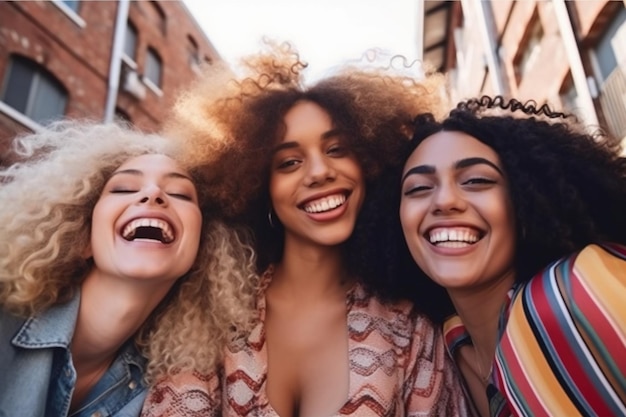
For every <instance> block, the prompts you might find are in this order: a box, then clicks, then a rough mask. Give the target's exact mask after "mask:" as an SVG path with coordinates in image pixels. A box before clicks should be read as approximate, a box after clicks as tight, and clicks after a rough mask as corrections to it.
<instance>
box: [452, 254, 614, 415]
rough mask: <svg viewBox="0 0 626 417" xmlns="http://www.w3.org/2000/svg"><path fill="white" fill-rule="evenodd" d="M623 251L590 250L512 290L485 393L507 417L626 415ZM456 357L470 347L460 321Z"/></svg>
mask: <svg viewBox="0 0 626 417" xmlns="http://www.w3.org/2000/svg"><path fill="white" fill-rule="evenodd" d="M625 299H626V247H624V246H618V245H614V244H604V245H589V246H587V247H586V248H584V249H583V250H582V251H580V252H578V253H575V254H573V255H570V256H569V257H566V258H564V259H561V260H559V261H557V262H554V263H553V264H552V265H550V266H549V267H548V268H546V269H544V270H543V271H542V272H541V273H539V274H537V275H536V276H535V277H533V279H532V280H531V281H530V282H529V283H528V284H526V285H523V286H518V288H513V289H512V290H511V291H509V293H508V297H507V300H506V303H505V306H504V308H503V313H502V316H501V317H500V342H499V344H498V346H497V348H496V357H495V362H494V366H493V374H492V375H491V379H490V381H489V382H490V384H489V386H488V388H487V397H488V399H489V406H490V413H491V416H494V417H505V416H538V417H539V416H546V417H547V416H568V417H570V416H624V415H626V304H624V300H625ZM444 334H445V337H446V343H447V345H448V350H449V352H450V353H451V354H454V351H455V350H456V349H457V348H458V347H459V346H461V345H462V344H464V343H471V340H470V339H469V335H468V334H467V333H466V332H465V328H464V327H463V324H462V323H461V322H460V320H459V319H458V317H455V318H453V319H450V320H449V321H448V322H446V324H445V325H444Z"/></svg>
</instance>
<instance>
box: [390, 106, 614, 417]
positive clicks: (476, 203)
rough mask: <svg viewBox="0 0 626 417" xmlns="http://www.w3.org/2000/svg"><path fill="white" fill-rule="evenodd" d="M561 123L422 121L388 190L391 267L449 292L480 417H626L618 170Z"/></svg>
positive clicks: (453, 330)
mask: <svg viewBox="0 0 626 417" xmlns="http://www.w3.org/2000/svg"><path fill="white" fill-rule="evenodd" d="M570 119H571V117H569V116H566V115H565V114H563V113H557V112H553V111H551V110H550V108H549V107H547V106H545V105H544V106H542V107H539V108H538V107H537V106H535V105H533V104H532V103H525V104H523V103H521V102H519V101H517V100H510V101H506V100H504V99H503V98H502V97H495V98H490V97H486V96H485V97H482V98H481V99H473V100H468V101H466V102H463V103H461V104H459V105H458V106H457V108H456V109H455V110H453V111H452V112H451V113H450V114H449V116H447V117H446V118H445V119H443V121H440V122H438V121H435V119H434V117H433V116H432V115H422V116H419V117H417V118H416V120H415V133H414V136H413V140H412V142H411V146H410V147H409V149H408V150H407V153H406V155H407V161H406V163H405V165H404V169H403V170H402V174H401V175H396V177H395V181H396V184H398V183H401V184H400V187H398V185H396V190H397V192H399V194H400V195H396V196H395V199H394V201H396V202H399V207H398V206H397V205H395V206H394V207H392V209H391V210H399V213H400V216H399V217H400V223H401V229H402V231H403V234H404V238H405V239H406V245H407V247H408V251H407V250H406V249H407V248H402V247H399V250H398V258H400V259H399V260H397V261H396V262H395V263H394V264H395V266H396V267H398V268H399V269H400V270H401V271H402V272H401V273H403V274H409V275H411V276H412V277H413V279H414V280H415V281H416V284H415V285H416V286H417V287H419V286H420V285H427V284H426V283H427V282H428V281H429V280H432V281H433V282H435V283H436V284H438V285H440V286H442V287H444V288H445V289H446V291H447V295H448V297H447V298H446V297H440V298H439V300H438V301H439V303H440V305H441V306H447V309H448V311H447V313H449V314H453V313H456V314H454V315H452V316H451V317H449V318H448V319H447V320H446V321H445V323H444V334H445V337H446V343H447V344H448V349H449V352H450V354H451V356H452V357H453V359H454V360H455V362H456V364H457V365H458V369H459V370H460V372H461V374H462V375H463V377H464V380H465V382H466V388H467V390H468V391H469V393H470V394H471V396H472V398H473V400H474V404H475V406H476V407H477V409H478V411H479V412H480V414H481V415H482V416H489V415H492V416H504V415H511V414H512V415H524V416H557V415H558V416H574V415H583V416H589V415H602V416H608V415H624V413H626V404H625V400H626V359H625V358H626V356H625V353H626V342H625V341H626V309H624V307H623V300H624V297H625V296H626V246H623V245H625V244H626V219H625V217H624V216H625V213H626V159H625V158H624V157H623V156H622V154H621V152H622V149H621V147H620V144H619V143H618V142H616V141H615V140H611V139H610V138H609V137H607V136H606V135H604V134H603V133H602V132H598V133H595V134H590V133H588V131H587V130H585V129H584V128H583V126H580V125H578V124H577V122H576V121H571V120H570ZM390 230H392V231H394V230H395V231H398V233H399V230H400V227H399V226H398V225H395V227H394V225H391V226H390ZM398 239H400V237H398ZM408 252H410V254H411V255H412V260H414V261H415V263H417V266H419V268H418V267H417V266H416V265H415V264H413V265H412V266H411V265H410V263H409V262H407V259H406V258H407V257H408ZM548 265H549V266H548ZM428 285H430V284H428ZM432 294H434V293H431V295H432ZM444 313H445V311H444V310H443V309H442V310H440V311H439V312H438V314H439V316H440V317H443V316H444V315H445V314H444ZM494 358H495V359H494Z"/></svg>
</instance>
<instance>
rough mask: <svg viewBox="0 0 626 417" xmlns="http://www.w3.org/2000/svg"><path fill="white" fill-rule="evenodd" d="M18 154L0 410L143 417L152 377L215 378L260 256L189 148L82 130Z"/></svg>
mask: <svg viewBox="0 0 626 417" xmlns="http://www.w3.org/2000/svg"><path fill="white" fill-rule="evenodd" d="M15 145H16V148H15V150H16V152H15V155H14V156H15V158H14V159H16V160H17V162H16V163H14V164H13V165H11V166H9V167H8V168H5V169H3V170H2V171H0V183H1V185H0V201H2V205H0V306H1V310H0V335H1V338H0V415H2V416H17V415H27V416H44V415H45V416H67V415H73V416H92V415H99V416H132V415H138V414H139V412H140V410H141V405H142V403H143V400H144V397H145V395H146V391H147V383H148V382H149V381H153V380H155V379H159V378H162V377H163V376H164V375H167V374H170V373H173V372H174V371H179V370H185V369H199V370H201V371H202V372H209V371H210V370H211V369H212V368H213V367H214V365H215V364H216V363H217V362H218V361H219V360H220V359H221V354H222V351H223V346H224V344H225V343H226V342H227V341H230V340H231V339H232V338H234V337H236V336H237V332H238V331H241V330H245V328H246V326H248V323H249V322H250V317H251V316H250V312H251V311H252V309H251V306H253V294H254V290H253V289H252V288H253V287H254V283H255V279H254V277H255V274H254V271H253V262H254V261H253V259H254V258H253V256H252V251H251V250H250V248H249V247H247V246H245V245H243V244H242V242H241V241H240V239H239V237H238V235H237V234H236V232H235V231H234V230H232V229H230V228H227V227H226V226H225V225H224V224H223V223H222V222H221V221H220V220H219V218H220V216H219V213H220V211H221V208H220V206H219V205H216V204H215V203H214V202H213V200H212V194H211V188H210V187H209V186H208V185H207V180H209V178H208V177H207V176H206V175H204V174H202V175H200V174H199V173H198V172H197V171H196V170H194V168H193V166H192V165H190V164H188V163H187V162H186V161H185V157H184V155H185V152H184V148H183V147H181V146H180V144H178V143H176V142H174V141H171V140H168V139H165V138H163V137H160V136H157V135H145V134H141V133H139V132H135V131H133V130H130V129H128V128H125V127H122V126H118V125H114V124H108V125H101V124H92V123H88V122H59V123H56V124H53V125H51V126H50V127H49V128H46V129H45V130H44V131H42V132H39V133H35V134H31V135H28V136H24V137H19V138H17V139H16V141H15ZM199 328H203V329H204V331H201V332H198V331H196V329H199ZM146 358H147V360H146Z"/></svg>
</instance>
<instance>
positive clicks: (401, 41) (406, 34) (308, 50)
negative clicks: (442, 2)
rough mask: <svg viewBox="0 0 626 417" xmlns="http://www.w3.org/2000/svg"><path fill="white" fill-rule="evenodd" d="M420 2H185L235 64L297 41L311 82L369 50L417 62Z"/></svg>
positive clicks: (363, 0) (212, 39)
mask: <svg viewBox="0 0 626 417" xmlns="http://www.w3.org/2000/svg"><path fill="white" fill-rule="evenodd" d="M418 1H419V0H184V2H185V4H186V6H187V8H188V9H189V10H190V12H191V13H192V14H193V15H194V17H195V19H196V20H197V21H198V23H199V24H200V26H201V27H202V29H203V30H204V32H205V33H206V34H207V36H208V38H209V40H210V41H211V42H212V43H213V46H214V47H215V49H217V51H218V53H219V54H220V55H221V57H222V58H223V59H225V60H226V61H227V62H228V63H230V64H231V65H236V63H237V62H238V60H239V59H240V58H241V57H243V56H246V55H249V54H253V53H255V52H256V51H258V50H259V49H260V48H261V47H262V39H263V37H264V36H265V37H269V38H271V39H274V40H277V41H280V42H282V41H289V42H291V43H292V44H293V45H294V46H295V47H296V49H297V50H298V52H299V53H300V56H301V58H302V59H303V60H304V61H306V62H308V63H309V67H308V68H307V70H306V72H305V77H306V79H307V81H312V80H315V79H317V78H321V77H323V76H324V73H325V72H326V71H327V70H328V69H331V68H333V67H334V66H337V65H341V64H342V63H345V62H347V61H350V60H358V59H360V58H361V56H362V55H363V54H364V53H365V52H366V51H367V50H369V49H372V48H378V49H381V50H383V51H384V52H386V53H389V54H391V55H395V54H400V55H403V56H405V57H406V58H408V59H409V60H410V61H412V60H414V59H415V58H416V53H417V46H416V42H415V39H416V28H415V20H416V15H417V2H418Z"/></svg>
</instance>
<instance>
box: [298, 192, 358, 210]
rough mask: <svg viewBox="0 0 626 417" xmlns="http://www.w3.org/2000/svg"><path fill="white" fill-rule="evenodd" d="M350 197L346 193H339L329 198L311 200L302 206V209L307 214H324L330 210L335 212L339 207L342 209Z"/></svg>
mask: <svg viewBox="0 0 626 417" xmlns="http://www.w3.org/2000/svg"><path fill="white" fill-rule="evenodd" d="M347 199H348V196H347V194H346V193H337V194H332V195H328V196H324V197H321V198H318V199H314V200H309V201H307V202H306V203H304V204H301V205H300V208H301V209H302V210H304V211H306V212H307V213H324V212H327V211H330V210H334V209H336V208H337V207H341V206H342V205H343V204H344V203H345V202H346V200H347Z"/></svg>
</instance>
